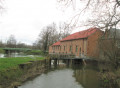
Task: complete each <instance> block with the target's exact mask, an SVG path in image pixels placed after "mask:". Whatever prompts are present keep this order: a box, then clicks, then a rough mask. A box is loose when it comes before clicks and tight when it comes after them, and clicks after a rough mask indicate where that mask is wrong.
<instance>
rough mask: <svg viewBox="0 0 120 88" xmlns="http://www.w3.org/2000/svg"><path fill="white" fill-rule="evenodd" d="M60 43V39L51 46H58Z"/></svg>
mask: <svg viewBox="0 0 120 88" xmlns="http://www.w3.org/2000/svg"><path fill="white" fill-rule="evenodd" d="M59 45H60V41H58V42H56V43H54V44H53V45H52V46H59Z"/></svg>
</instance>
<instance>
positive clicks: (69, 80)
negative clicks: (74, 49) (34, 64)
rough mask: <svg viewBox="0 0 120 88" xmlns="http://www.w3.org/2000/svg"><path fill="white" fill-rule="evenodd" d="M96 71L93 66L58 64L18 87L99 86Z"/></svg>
mask: <svg viewBox="0 0 120 88" xmlns="http://www.w3.org/2000/svg"><path fill="white" fill-rule="evenodd" d="M97 71H98V70H97V69H93V66H92V67H91V66H73V67H72V68H71V67H70V68H67V67H66V66H65V65H64V66H58V68H57V69H50V70H49V71H48V72H47V73H44V74H42V75H40V76H38V77H36V78H35V79H33V80H30V81H27V82H26V83H24V84H23V85H22V86H20V87H19V88H100V87H99V81H98V79H97Z"/></svg>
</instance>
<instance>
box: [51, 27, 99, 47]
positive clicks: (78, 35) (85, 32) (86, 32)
mask: <svg viewBox="0 0 120 88" xmlns="http://www.w3.org/2000/svg"><path fill="white" fill-rule="evenodd" d="M96 30H99V29H98V28H90V29H87V30H83V31H80V32H76V33H74V34H71V35H69V36H67V37H65V38H63V39H62V40H60V41H58V42H56V43H54V44H53V45H52V46H58V45H60V42H61V41H67V40H74V39H80V38H87V37H88V36H90V35H91V34H93V33H95V32H96Z"/></svg>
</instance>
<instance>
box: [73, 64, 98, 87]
mask: <svg viewBox="0 0 120 88" xmlns="http://www.w3.org/2000/svg"><path fill="white" fill-rule="evenodd" d="M90 67H91V66H84V67H82V68H81V69H74V75H73V76H74V77H75V79H76V82H78V83H79V84H81V85H82V86H83V87H84V88H100V83H99V80H98V77H97V71H98V70H96V69H93V67H91V68H90Z"/></svg>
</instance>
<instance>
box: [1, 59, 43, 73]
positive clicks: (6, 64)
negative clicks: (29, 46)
mask: <svg viewBox="0 0 120 88" xmlns="http://www.w3.org/2000/svg"><path fill="white" fill-rule="evenodd" d="M43 59H44V57H32V58H31V57H12V58H0V71H5V70H8V69H15V68H17V67H18V65H19V64H23V63H26V62H29V61H36V60H43Z"/></svg>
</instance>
